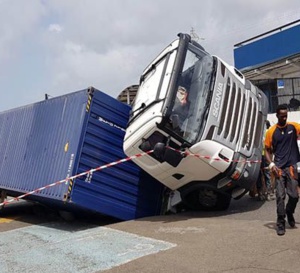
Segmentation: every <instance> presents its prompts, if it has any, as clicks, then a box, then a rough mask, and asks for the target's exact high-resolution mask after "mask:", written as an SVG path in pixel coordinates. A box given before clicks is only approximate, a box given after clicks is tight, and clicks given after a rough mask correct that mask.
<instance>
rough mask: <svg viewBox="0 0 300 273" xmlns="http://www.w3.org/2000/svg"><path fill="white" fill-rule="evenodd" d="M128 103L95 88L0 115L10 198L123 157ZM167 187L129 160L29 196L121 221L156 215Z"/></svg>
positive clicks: (2, 179) (1, 180)
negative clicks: (164, 189) (164, 187)
mask: <svg viewBox="0 0 300 273" xmlns="http://www.w3.org/2000/svg"><path fill="white" fill-rule="evenodd" d="M129 111H130V106H128V105H126V104H124V103H121V102H119V101H117V100H116V99H114V98H112V97H110V96H108V95H107V94H104V93H103V92H101V91H99V90H96V89H94V88H92V87H91V88H88V89H85V90H81V91H78V92H74V93H70V94H67V95H64V96H60V97H55V98H51V99H48V100H44V101H41V102H38V103H34V104H30V105H26V106H23V107H19V108H16V109H12V110H8V111H4V112H1V113H0V190H5V191H6V192H7V193H8V194H9V195H11V196H18V195H20V194H23V193H26V192H29V191H32V190H35V189H37V188H40V187H43V186H45V185H49V184H51V183H54V182H57V181H60V180H63V179H65V178H67V177H71V176H74V175H76V174H79V173H82V172H86V171H88V170H90V169H93V168H96V167H98V166H103V165H105V164H108V163H111V162H114V161H116V160H119V159H122V158H125V157H126V156H125V154H124V152H123V138H124V135H125V127H126V124H127V121H128V117H129ZM162 194H163V186H162V184H161V183H159V182H158V181H157V180H155V179H154V178H152V177H150V176H149V175H148V174H147V173H145V172H144V171H143V170H141V169H140V168H139V167H138V166H137V165H135V164H134V163H133V162H131V161H127V162H125V163H121V164H118V165H115V166H112V167H109V168H106V169H103V170H100V171H97V172H94V173H92V175H85V176H82V177H78V178H76V179H75V180H74V181H71V182H70V181H68V182H64V183H61V184H58V185H55V186H53V187H50V188H47V189H45V190H42V191H40V192H36V193H34V194H32V195H29V196H28V197H26V198H27V199H29V200H35V201H39V202H41V203H45V204H47V205H55V206H60V207H62V208H63V209H65V210H76V209H77V208H78V209H86V210H90V211H95V212H99V213H101V214H105V215H109V216H112V217H116V218H118V219H122V220H129V219H136V218H140V217H145V216H151V215H157V214H159V213H160V211H161V203H162Z"/></svg>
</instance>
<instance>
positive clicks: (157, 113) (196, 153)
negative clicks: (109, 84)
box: [124, 34, 268, 210]
mask: <svg viewBox="0 0 300 273" xmlns="http://www.w3.org/2000/svg"><path fill="white" fill-rule="evenodd" d="M178 36H179V37H178V39H176V40H175V41H173V42H172V43H171V44H170V45H169V46H167V47H166V48H165V49H164V50H163V51H162V52H161V53H160V54H159V55H158V56H157V57H156V58H155V59H154V61H153V62H151V63H150V64H149V65H148V66H147V67H146V69H145V70H144V72H143V74H142V75H141V78H140V86H139V89H138V92H137V96H136V98H135V101H134V104H133V108H132V111H131V115H130V119H129V122H128V126H127V129H126V135H125V139H124V151H125V153H126V154H127V155H128V156H131V155H134V154H137V153H140V152H142V151H151V150H153V152H152V153H149V155H147V156H144V157H141V158H137V159H135V160H134V161H135V163H136V164H137V165H139V166H140V167H141V168H142V169H144V170H145V171H146V172H148V173H149V174H151V175H152V176H153V177H155V178H156V179H157V180H159V181H160V182H161V183H162V184H164V185H165V186H166V187H167V188H168V189H170V191H171V194H170V200H169V208H171V209H174V208H175V209H176V206H179V205H182V204H184V205H186V206H187V207H189V208H191V209H196V210H198V209H201V210H202V209H205V210H206V209H208V210H223V209H227V208H228V206H229V204H230V202H231V199H232V198H234V199H238V198H240V197H242V196H243V195H244V194H245V193H247V192H248V191H249V189H250V188H251V187H252V186H253V184H254V183H255V181H256V179H257V177H258V174H259V169H260V163H259V161H260V159H261V155H262V136H263V131H264V122H265V119H266V115H267V110H268V101H267V98H266V96H265V95H264V94H263V93H262V91H261V90H259V89H258V88H257V87H256V86H254V85H253V84H251V82H250V81H248V80H246V79H245V78H244V76H243V75H242V73H241V72H239V71H238V70H237V69H235V68H234V67H232V66H230V65H228V64H226V63H225V62H224V61H222V60H221V59H220V58H218V57H217V56H212V55H210V54H209V53H208V52H206V51H205V50H204V48H203V47H202V46H201V45H199V44H198V43H197V42H195V41H193V40H192V39H191V37H190V36H189V35H187V34H179V35H178Z"/></svg>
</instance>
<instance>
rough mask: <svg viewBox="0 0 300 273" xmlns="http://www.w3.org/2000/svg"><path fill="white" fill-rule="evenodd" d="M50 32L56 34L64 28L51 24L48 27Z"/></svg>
mask: <svg viewBox="0 0 300 273" xmlns="http://www.w3.org/2000/svg"><path fill="white" fill-rule="evenodd" d="M48 30H49V31H50V32H56V33H59V32H61V31H62V27H61V26H60V25H59V24H50V25H49V27H48Z"/></svg>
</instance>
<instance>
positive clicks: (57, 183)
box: [0, 147, 261, 207]
mask: <svg viewBox="0 0 300 273" xmlns="http://www.w3.org/2000/svg"><path fill="white" fill-rule="evenodd" d="M167 148H168V149H171V150H174V151H176V152H179V153H181V154H184V155H188V156H194V157H197V158H204V159H212V160H214V161H226V162H245V163H260V162H261V160H244V161H238V160H226V159H222V158H219V157H217V158H213V157H210V156H202V155H199V154H193V153H190V152H187V151H180V150H177V149H174V148H172V147H167ZM151 153H153V150H150V151H148V152H144V153H140V154H136V155H133V156H129V157H126V158H123V159H120V160H117V161H115V162H112V163H108V164H106V165H103V166H99V167H97V168H94V169H90V170H89V171H86V172H82V173H80V174H76V175H74V176H71V177H68V178H65V179H62V180H60V181H57V182H54V183H52V184H49V185H46V186H44V187H41V188H38V189H35V190H33V191H30V192H27V193H24V194H22V195H20V196H18V197H14V198H12V199H9V200H7V201H4V202H2V203H0V207H2V206H4V205H7V204H9V203H12V202H14V201H18V200H19V199H22V198H24V197H26V196H28V195H31V194H34V193H37V192H39V191H42V190H45V189H48V188H51V187H54V186H56V185H59V184H62V183H65V182H68V181H69V180H71V179H75V178H78V177H80V176H84V175H87V174H91V173H93V172H96V171H100V170H103V169H106V168H109V167H112V166H114V165H117V164H120V163H123V162H126V161H129V160H132V159H135V158H139V157H142V156H144V155H147V154H151Z"/></svg>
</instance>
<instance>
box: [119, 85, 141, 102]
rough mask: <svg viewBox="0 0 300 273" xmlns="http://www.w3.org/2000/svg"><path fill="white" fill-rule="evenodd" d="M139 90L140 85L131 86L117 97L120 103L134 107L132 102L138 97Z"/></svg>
mask: <svg viewBox="0 0 300 273" xmlns="http://www.w3.org/2000/svg"><path fill="white" fill-rule="evenodd" d="M138 88H139V85H137V84H135V85H130V86H128V87H126V88H125V89H124V90H123V91H122V92H121V93H120V94H119V95H118V97H117V100H118V101H121V102H124V103H126V104H129V105H132V102H133V100H134V98H135V96H136V92H137V90H138Z"/></svg>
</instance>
